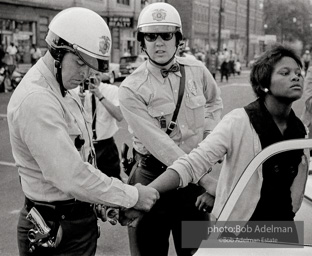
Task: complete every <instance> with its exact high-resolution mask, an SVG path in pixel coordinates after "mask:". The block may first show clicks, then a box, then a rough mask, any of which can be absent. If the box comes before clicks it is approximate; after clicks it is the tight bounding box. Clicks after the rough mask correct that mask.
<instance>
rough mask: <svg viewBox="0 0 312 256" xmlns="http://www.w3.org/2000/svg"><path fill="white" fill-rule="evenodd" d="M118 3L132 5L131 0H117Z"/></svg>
mask: <svg viewBox="0 0 312 256" xmlns="http://www.w3.org/2000/svg"><path fill="white" fill-rule="evenodd" d="M117 4H124V5H130V0H117Z"/></svg>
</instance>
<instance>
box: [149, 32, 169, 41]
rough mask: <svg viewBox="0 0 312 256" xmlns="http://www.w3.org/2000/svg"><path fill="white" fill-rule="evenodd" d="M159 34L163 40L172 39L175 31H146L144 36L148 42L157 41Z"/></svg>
mask: <svg viewBox="0 0 312 256" xmlns="http://www.w3.org/2000/svg"><path fill="white" fill-rule="evenodd" d="M158 36H160V37H161V38H162V40H165V41H169V40H171V39H172V37H173V33H144V38H145V39H146V41H148V42H154V41H156V39H157V37H158Z"/></svg>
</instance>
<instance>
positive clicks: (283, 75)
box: [150, 45, 309, 242]
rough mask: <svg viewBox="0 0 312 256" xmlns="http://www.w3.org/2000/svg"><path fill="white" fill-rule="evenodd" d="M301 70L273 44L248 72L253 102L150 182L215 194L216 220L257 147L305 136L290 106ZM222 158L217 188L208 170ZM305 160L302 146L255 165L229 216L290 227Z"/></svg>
mask: <svg viewBox="0 0 312 256" xmlns="http://www.w3.org/2000/svg"><path fill="white" fill-rule="evenodd" d="M301 68H302V64H301V60H300V57H299V56H297V54H296V53H295V51H294V50H293V49H291V48H287V47H285V46H282V45H276V46H272V48H271V49H269V50H267V51H266V52H265V53H264V54H263V55H261V56H260V57H259V58H258V59H257V60H256V62H255V64H254V65H253V67H252V70H251V73H250V81H251V85H252V89H253V91H254V92H255V94H256V96H257V100H255V101H254V102H252V103H250V104H249V105H247V106H245V107H244V108H239V109H235V110H233V111H231V112H230V113H229V114H227V115H226V116H225V117H224V118H223V119H222V120H221V122H220V123H219V124H218V126H217V127H216V128H215V129H214V130H213V132H212V133H211V134H210V135H209V136H207V137H206V139H205V140H204V141H203V142H202V143H200V144H199V147H197V148H196V149H194V150H192V152H191V153H189V154H188V155H186V156H182V157H181V158H180V159H179V160H177V161H176V162H174V163H173V165H171V166H169V167H168V169H167V171H166V172H165V173H163V174H162V175H161V176H160V177H158V179H156V180H155V181H154V182H153V183H151V184H150V186H152V187H154V188H156V189H157V190H158V191H159V192H160V193H165V192H166V191H168V190H170V189H175V188H177V187H182V188H183V187H185V186H187V185H188V184H189V183H196V184H200V185H202V186H204V187H205V188H206V189H207V190H208V191H209V193H210V194H215V203H214V208H213V211H212V214H213V215H214V216H215V217H216V218H218V216H219V214H220V212H221V211H222V208H223V206H224V203H225V202H226V200H227V198H228V197H229V196H230V193H231V191H232V188H233V187H234V186H235V184H236V181H237V180H238V179H239V178H240V177H241V175H242V173H243V171H244V170H245V168H246V167H247V165H248V164H249V163H250V161H251V160H252V159H253V158H254V157H255V156H256V155H257V154H258V153H259V152H260V151H261V149H263V148H266V147H268V146H270V145H272V144H274V143H277V142H280V141H284V140H291V139H299V138H305V137H306V130H305V127H304V125H303V123H302V122H301V121H300V119H299V118H298V117H297V116H296V115H295V112H294V111H293V110H292V103H293V102H295V101H296V100H298V99H300V98H301V96H302V94H303V77H302V75H301ZM222 157H225V158H224V162H223V166H222V169H221V172H220V176H219V180H218V184H217V186H216V185H214V186H213V185H211V184H209V183H206V180H205V179H206V177H207V176H209V175H210V174H207V172H208V170H209V168H210V167H211V166H213V165H214V164H215V163H216V162H217V161H218V160H219V159H221V158H222ZM308 158H309V155H308V152H307V151H306V150H293V151H287V152H283V153H280V154H277V155H275V156H273V157H271V158H270V159H269V160H268V161H266V162H265V163H264V164H263V165H261V166H259V167H258V171H256V172H254V174H253V175H252V177H251V179H250V181H249V182H248V184H247V186H246V188H245V189H244V191H243V192H242V194H241V195H240V198H239V199H238V201H237V205H236V206H235V208H234V211H233V212H232V213H231V215H230V217H229V219H228V220H229V221H274V222H275V224H274V225H276V226H278V225H281V226H280V228H283V227H284V226H283V225H286V227H287V225H289V226H290V227H292V228H295V225H294V223H293V220H294V217H295V214H296V212H297V211H298V210H299V208H300V206H301V203H302V200H303V195H304V190H305V184H306V180H307V176H308V171H309V170H308V167H309V161H308ZM205 174H207V175H205ZM204 175H205V176H204ZM213 189H214V190H215V193H214V192H213V191H211V190H213ZM279 221H288V222H287V223H284V224H283V223H281V224H279ZM244 235H245V237H246V238H248V236H247V235H246V233H245V234H244ZM264 235H267V236H270V234H258V236H260V237H257V238H258V239H259V238H261V236H264ZM288 235H289V236H288ZM275 236H276V234H275ZM295 236H296V234H295ZM252 238H253V237H252ZM279 238H280V236H279ZM282 238H283V239H285V241H283V240H279V242H289V241H288V239H290V240H291V242H294V241H296V240H297V237H291V234H287V235H285V236H283V237H282ZM292 239H294V240H292Z"/></svg>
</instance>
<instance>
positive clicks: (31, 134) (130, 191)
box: [7, 7, 159, 255]
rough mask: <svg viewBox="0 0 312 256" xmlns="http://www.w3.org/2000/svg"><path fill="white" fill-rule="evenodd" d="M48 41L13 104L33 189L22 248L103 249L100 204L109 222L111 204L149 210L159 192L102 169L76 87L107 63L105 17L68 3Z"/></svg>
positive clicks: (14, 136) (13, 130) (15, 136)
mask: <svg viewBox="0 0 312 256" xmlns="http://www.w3.org/2000/svg"><path fill="white" fill-rule="evenodd" d="M46 42H47V44H48V48H49V50H48V51H47V53H46V54H45V56H44V57H43V58H41V59H40V60H39V61H38V62H37V63H36V64H35V65H34V66H33V67H32V68H31V69H30V70H29V71H28V73H27V74H26V75H25V77H24V79H23V80H22V81H21V83H20V84H19V86H18V88H17V89H16V90H15V91H14V93H13V95H12V97H11V99H10V102H9V104H8V111H7V113H8V124H9V131H10V140H11V145H12V151H13V155H14V159H15V161H16V165H17V167H18V171H19V175H20V180H21V186H22V190H23V192H24V194H25V205H24V207H23V208H22V210H21V212H20V217H19V222H18V232H17V236H18V247H19V252H20V255H95V251H96V243H97V238H98V227H97V215H96V211H95V210H97V212H98V214H99V215H98V216H99V217H101V218H102V219H103V220H104V221H105V220H106V215H105V209H106V207H105V206H110V207H122V208H129V207H134V208H137V209H140V210H144V211H149V209H150V208H151V207H152V206H153V204H154V203H155V201H156V200H157V199H158V197H159V195H158V192H157V191H156V190H155V189H152V188H147V187H145V186H142V185H140V184H139V185H138V186H130V185H126V184H124V183H122V182H121V181H120V180H118V179H115V178H109V177H107V176H106V175H105V174H103V173H102V172H101V171H99V170H98V169H96V167H95V161H94V148H93V146H92V135H91V134H92V132H91V125H90V123H89V121H88V120H86V118H85V112H84V109H83V107H82V105H81V102H80V99H79V98H78V96H76V95H75V94H72V93H71V92H70V91H69V90H70V89H73V88H75V87H77V86H78V85H79V84H81V83H82V82H83V81H84V80H85V79H86V78H87V77H88V76H89V73H90V70H91V69H95V70H97V71H105V70H107V68H108V66H107V64H108V57H109V53H110V48H111V35H110V31H109V29H108V26H107V25H106V23H105V21H104V20H103V19H102V18H101V17H100V16H99V15H98V14H96V13H95V12H93V11H91V10H88V9H85V8H79V7H75V8H69V9H65V10H63V11H61V12H60V13H59V14H57V15H56V16H55V17H54V19H53V20H52V22H51V23H50V25H49V31H48V35H47V37H46ZM95 205H96V206H95ZM115 214H118V212H115ZM115 217H117V216H115Z"/></svg>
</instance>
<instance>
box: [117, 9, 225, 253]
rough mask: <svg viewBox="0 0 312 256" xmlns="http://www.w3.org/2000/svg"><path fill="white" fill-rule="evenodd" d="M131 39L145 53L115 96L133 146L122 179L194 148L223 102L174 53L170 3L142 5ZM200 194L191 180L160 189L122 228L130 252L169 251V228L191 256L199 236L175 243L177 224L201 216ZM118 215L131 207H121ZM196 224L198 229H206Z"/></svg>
mask: <svg viewBox="0 0 312 256" xmlns="http://www.w3.org/2000/svg"><path fill="white" fill-rule="evenodd" d="M137 38H138V41H139V42H140V44H141V47H142V50H143V51H144V52H145V53H146V54H147V56H148V57H149V59H148V60H147V61H146V62H144V63H143V64H142V65H141V66H140V67H138V68H137V69H136V70H135V71H134V72H133V73H132V74H131V75H130V76H128V77H127V78H126V79H125V80H124V81H123V82H122V84H121V86H120V88H119V102H120V108H121V111H122V112H123V115H124V118H125V119H126V121H127V123H128V124H129V128H130V129H129V130H130V131H131V132H132V135H133V148H134V151H135V153H134V158H135V160H136V164H135V165H134V167H133V168H132V170H131V173H130V176H129V183H130V184H136V183H142V184H149V183H150V182H151V181H153V180H154V179H156V177H158V176H159V175H160V174H161V173H162V172H164V171H165V170H166V167H167V166H169V165H171V164H172V163H173V162H174V161H175V160H176V159H178V158H179V157H180V156H182V155H184V154H186V153H188V152H190V150H192V149H193V148H195V147H197V145H198V143H200V142H201V141H202V140H203V139H204V137H205V136H207V134H209V132H210V131H211V130H212V129H213V128H214V126H215V125H216V124H217V123H218V121H219V120H220V116H221V111H222V107H223V106H222V100H221V98H220V90H219V88H218V86H217V84H216V82H215V80H214V79H213V77H212V75H211V74H210V73H209V71H208V70H207V68H206V67H205V66H204V65H203V63H202V62H199V61H197V60H192V59H188V58H183V57H177V56H176V51H177V48H178V46H179V42H180V40H181V39H182V26H181V19H180V15H179V13H178V12H177V10H176V9H175V8H174V7H173V6H172V5H170V4H167V3H153V4H150V5H148V6H147V7H145V8H144V9H143V10H142V12H141V13H140V16H139V19H138V35H137ZM207 172H208V170H207ZM202 193H203V189H202V188H201V187H199V186H195V185H191V186H188V187H186V188H183V189H180V190H179V191H174V192H172V193H171V192H170V193H168V194H163V195H161V199H160V200H159V201H157V203H156V204H155V206H154V207H153V208H152V210H151V211H150V212H148V213H147V214H144V215H143V217H142V219H141V220H140V221H139V222H138V225H137V226H136V227H129V239H130V249H131V255H133V256H134V255H142V256H146V255H148V256H151V255H155V256H165V255H168V246H169V236H170V233H171V232H172V235H173V239H174V243H175V249H176V252H177V255H192V254H193V253H194V252H195V251H196V248H198V246H199V244H200V242H201V241H202V239H203V236H201V235H199V236H198V237H196V234H194V237H196V238H195V240H196V245H195V246H194V247H196V248H193V249H191V248H182V247H183V245H182V241H181V224H182V221H185V220H207V219H208V215H207V213H206V212H205V211H206V209H207V207H208V206H209V205H208V201H209V200H210V199H211V198H210V197H209V195H207V194H203V196H202V197H200V198H199V199H197V197H198V196H200V195H202ZM206 197H207V198H208V199H209V200H207V201H206ZM125 216H126V217H128V216H129V217H130V216H132V217H133V216H135V213H134V212H133V211H126V212H125ZM202 228H203V230H202V231H203V232H205V229H206V227H205V226H204V225H203V227H202ZM200 233H202V232H200V231H199V232H198V234H200Z"/></svg>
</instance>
